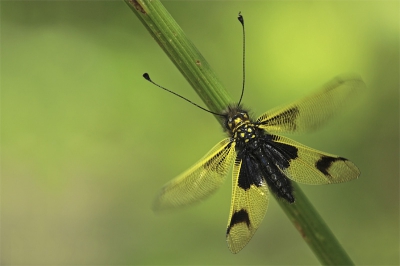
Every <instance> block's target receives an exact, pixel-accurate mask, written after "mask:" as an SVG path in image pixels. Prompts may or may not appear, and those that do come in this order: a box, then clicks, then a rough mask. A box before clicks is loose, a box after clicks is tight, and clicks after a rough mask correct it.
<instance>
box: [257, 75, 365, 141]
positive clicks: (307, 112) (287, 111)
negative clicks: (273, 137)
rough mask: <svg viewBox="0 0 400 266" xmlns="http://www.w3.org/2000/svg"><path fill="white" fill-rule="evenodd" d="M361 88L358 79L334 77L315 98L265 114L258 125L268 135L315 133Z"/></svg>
mask: <svg viewBox="0 0 400 266" xmlns="http://www.w3.org/2000/svg"><path fill="white" fill-rule="evenodd" d="M364 87H365V83H364V82H363V81H362V80H361V78H359V77H354V76H353V77H342V78H341V77H337V78H335V79H333V80H332V81H330V82H328V83H327V84H325V85H324V86H322V91H320V92H318V93H316V94H314V95H311V96H309V97H306V98H304V99H302V100H299V101H297V102H294V103H293V104H290V105H287V106H285V107H278V108H275V109H273V110H271V111H268V112H266V113H264V114H263V115H261V116H260V117H259V118H258V119H257V123H258V124H259V125H260V128H262V129H265V130H266V131H267V132H269V133H294V132H304V131H311V130H314V129H316V128H318V127H319V126H320V125H322V124H323V123H324V122H325V121H327V120H328V119H329V118H330V117H332V115H333V114H334V113H335V112H336V111H338V110H340V109H341V107H342V106H343V104H344V102H345V100H346V99H347V98H348V97H350V95H351V94H353V93H355V92H357V91H359V90H360V89H361V88H364Z"/></svg>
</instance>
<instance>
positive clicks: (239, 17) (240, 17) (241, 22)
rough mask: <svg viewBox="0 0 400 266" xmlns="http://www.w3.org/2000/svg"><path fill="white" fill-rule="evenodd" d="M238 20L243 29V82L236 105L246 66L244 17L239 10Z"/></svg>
mask: <svg viewBox="0 0 400 266" xmlns="http://www.w3.org/2000/svg"><path fill="white" fill-rule="evenodd" d="M238 20H239V22H240V24H242V31H243V63H242V64H243V65H242V67H243V84H242V94H241V95H240V99H239V102H238V104H237V105H238V106H239V105H240V103H241V102H242V98H243V94H244V83H245V80H246V71H245V70H246V68H245V57H246V34H245V30H244V19H243V16H242V14H241V12H239V15H238Z"/></svg>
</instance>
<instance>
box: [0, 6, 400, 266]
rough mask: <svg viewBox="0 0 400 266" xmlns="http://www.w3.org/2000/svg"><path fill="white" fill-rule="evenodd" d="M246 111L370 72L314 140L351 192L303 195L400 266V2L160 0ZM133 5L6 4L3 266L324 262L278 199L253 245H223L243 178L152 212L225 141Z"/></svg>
mask: <svg viewBox="0 0 400 266" xmlns="http://www.w3.org/2000/svg"><path fill="white" fill-rule="evenodd" d="M164 5H165V6H166V8H167V9H168V10H169V12H170V13H171V14H172V15H173V16H174V18H175V19H176V21H177V22H178V23H179V24H180V25H181V27H182V28H183V30H184V31H185V32H186V34H187V35H188V36H189V38H191V39H192V41H193V42H194V43H195V45H196V46H197V47H198V49H199V50H200V51H201V52H202V53H203V55H204V56H205V57H206V58H207V60H208V61H209V63H210V64H211V66H213V68H214V70H215V71H216V72H217V73H218V75H219V78H220V79H221V80H222V81H223V83H224V84H225V85H226V88H227V90H228V91H229V92H230V93H231V95H232V98H233V99H237V98H238V97H239V95H240V88H241V82H242V80H241V57H242V54H241V49H242V46H241V41H242V35H241V27H240V24H239V23H238V22H237V19H236V17H237V13H238V11H242V14H243V15H244V17H245V20H246V32H247V57H246V62H247V63H246V67H247V80H246V81H247V83H246V88H247V90H246V94H245V97H244V103H245V104H246V105H247V106H249V107H251V108H252V111H253V112H254V114H255V115H259V114H261V113H263V112H265V111H266V110H268V109H269V108H272V107H275V106H277V105H280V104H283V103H288V102H290V101H292V100H296V99H298V98H299V97H302V96H305V95H308V94H310V93H312V92H314V91H315V90H316V89H317V88H318V86H320V85H321V84H323V83H325V82H327V81H328V80H329V79H331V78H332V77H334V76H336V75H338V74H340V73H347V72H356V73H359V74H360V75H361V76H362V77H363V78H364V80H365V82H366V84H367V88H366V89H365V91H363V92H362V93H361V94H360V95H359V97H358V98H353V99H349V108H347V109H346V110H345V111H344V112H341V113H340V114H338V115H337V117H335V119H333V120H332V121H331V123H329V124H328V125H327V126H326V127H324V128H323V129H321V130H320V131H318V132H315V133H312V134H307V135H301V136H294V139H296V140H297V141H300V142H302V143H304V144H306V145H309V146H312V147H314V148H317V149H320V150H323V151H327V152H330V153H334V154H339V155H341V156H344V157H347V158H350V159H351V160H352V161H353V162H355V163H356V164H357V165H358V166H359V168H360V169H361V172H362V174H361V177H360V178H359V179H358V180H356V181H353V182H350V183H346V184H341V185H332V186H305V185H302V186H301V187H302V188H303V190H304V192H305V193H306V194H307V195H308V196H309V199H310V201H312V202H313V203H314V205H315V207H316V208H317V209H318V211H319V212H320V214H321V216H322V217H323V218H324V219H325V221H326V222H327V224H328V225H329V226H330V228H331V229H332V231H333V232H334V234H335V235H336V236H337V238H338V240H339V241H340V242H341V243H342V244H343V247H344V248H345V249H346V250H347V252H348V253H349V255H350V256H351V258H352V259H353V260H354V262H355V263H356V264H358V265H367V264H368V265H397V264H398V263H399V2H398V1H256V2H250V1H235V2H225V1H220V2H213V1H196V2H192V1H176V2H175V1H165V2H164ZM144 72H149V73H150V74H151V75H152V77H153V79H155V80H156V81H157V82H159V83H160V84H162V85H164V86H167V87H168V88H170V89H172V90H174V91H175V92H177V93H180V94H182V95H184V96H186V97H188V98H189V99H191V100H192V101H194V102H197V103H199V104H202V103H201V101H200V99H199V97H198V96H197V95H196V94H195V93H194V91H193V90H192V89H191V88H190V87H189V85H188V83H187V82H186V81H185V79H184V78H183V77H182V75H181V74H180V73H179V72H178V71H177V69H176V68H175V67H174V65H173V64H172V63H171V62H170V61H169V59H168V57H167V56H166V55H165V54H164V53H163V52H162V50H161V49H160V47H159V46H158V45H157V44H156V42H155V41H154V40H153V39H152V38H151V36H150V35H149V33H148V32H146V30H145V28H144V27H143V26H142V25H141V23H140V22H139V20H138V19H137V18H136V16H135V15H134V14H133V13H132V11H131V10H130V9H129V8H128V6H127V5H126V4H125V3H124V2H123V1H54V2H50V1H43V2H41V1H7V2H5V1H2V2H1V263H2V264H4V265H5V264H20V265H22V264H225V265H239V264H247V265H249V264H263V265H268V264H269V265H271V264H274V265H277V264H278V265H306V264H307V265H309V264H318V261H317V259H316V258H315V256H314V255H313V253H312V252H311V251H310V250H309V248H308V246H307V245H306V244H305V242H304V241H303V240H302V238H301V237H300V235H299V234H298V232H297V231H296V230H295V228H294V227H293V226H292V224H291V223H290V222H289V220H288V219H287V217H286V216H285V214H284V213H283V212H282V210H281V209H280V208H279V206H278V204H277V203H276V202H275V200H271V203H270V206H269V210H268V213H267V216H266V217H265V220H264V222H263V224H262V225H261V227H260V228H259V230H258V231H257V233H256V234H255V236H254V238H253V239H252V240H251V241H250V243H249V244H248V245H247V246H246V248H245V249H244V250H243V251H241V252H240V253H239V254H237V255H232V254H231V253H230V252H229V250H228V248H227V246H226V243H225V228H226V222H227V219H228V211H229V205H230V195H231V183H230V182H231V180H230V177H228V178H227V182H226V184H225V185H224V186H223V187H222V188H221V189H220V190H219V191H218V192H217V193H215V195H213V196H212V197H210V198H209V199H207V200H206V201H204V202H201V203H200V204H197V205H195V206H193V207H190V208H187V209H182V210H178V211H174V212H170V213H166V214H163V215H158V214H155V213H154V212H153V211H152V210H151V204H152V201H153V199H154V197H155V195H156V194H157V192H158V190H159V189H160V188H161V187H162V185H163V184H164V183H166V182H167V181H168V180H170V179H172V178H173V177H174V176H176V175H177V174H179V173H180V172H182V171H184V170H185V169H186V168H188V167H189V166H191V165H192V164H193V163H194V162H196V161H197V160H198V159H199V158H200V157H201V156H203V155H204V154H205V153H206V152H207V151H208V149H210V148H211V147H212V146H213V145H214V144H215V143H216V142H217V141H219V140H220V139H222V138H223V137H224V133H223V131H222V130H221V128H220V126H219V124H218V123H217V121H216V120H215V119H214V117H213V116H212V115H210V114H208V113H206V112H203V111H201V110H199V109H197V108H195V107H193V106H191V105H189V104H187V103H186V102H184V101H182V100H181V99H179V98H177V97H174V96H172V95H169V94H167V93H165V92H164V91H161V90H160V89H158V88H156V87H154V86H152V85H151V84H149V83H148V82H146V81H145V80H144V79H143V78H142V73H144Z"/></svg>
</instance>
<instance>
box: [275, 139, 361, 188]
mask: <svg viewBox="0 0 400 266" xmlns="http://www.w3.org/2000/svg"><path fill="white" fill-rule="evenodd" d="M272 140H273V142H275V143H276V144H278V145H277V146H275V147H276V148H277V149H279V150H280V151H281V152H282V153H283V154H286V156H285V157H286V158H287V161H286V163H285V164H284V165H286V166H287V165H288V167H282V166H280V169H281V170H282V172H284V173H285V174H286V176H287V177H288V178H290V179H291V180H293V181H296V182H298V183H303V184H308V185H322V184H334V183H342V182H347V181H350V180H353V179H357V178H358V176H359V175H360V170H359V169H358V168H357V166H355V165H354V164H353V163H352V162H351V161H349V160H347V159H345V158H343V157H339V156H336V155H332V154H328V153H325V152H321V151H318V150H315V149H312V148H310V147H307V146H305V145H302V144H300V143H298V142H296V141H293V140H291V139H289V138H286V137H282V136H276V135H273V139H272ZM282 144H283V145H282ZM278 166H279V165H278Z"/></svg>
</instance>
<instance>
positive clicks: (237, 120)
mask: <svg viewBox="0 0 400 266" xmlns="http://www.w3.org/2000/svg"><path fill="white" fill-rule="evenodd" d="M239 21H240V22H241V23H242V25H244V23H243V18H242V16H241V15H240V14H239ZM243 33H244V26H243ZM144 77H145V78H146V79H147V80H149V81H150V82H152V83H153V84H155V85H156V86H159V85H157V84H156V83H154V82H153V81H152V80H151V79H150V77H149V75H148V74H147V73H146V74H144ZM243 84H244V82H243ZM363 86H364V82H363V81H362V80H361V79H359V78H357V77H353V78H335V79H333V80H332V81H330V82H329V83H327V84H325V85H324V86H323V88H322V90H321V91H320V92H318V93H316V94H314V95H312V96H310V97H307V98H304V99H302V100H300V101H297V102H295V103H293V104H290V105H288V106H285V107H283V108H276V109H274V110H271V111H269V112H266V113H264V114H263V115H261V116H260V117H258V118H257V119H256V120H254V119H252V118H251V117H250V116H249V112H248V111H247V110H246V109H244V108H243V107H242V106H241V105H240V101H239V103H238V104H234V105H230V106H228V107H227V109H226V110H225V111H224V112H223V113H221V114H218V113H214V114H217V115H220V116H222V117H223V118H224V121H225V130H226V131H227V133H228V135H229V137H228V138H225V139H224V140H222V141H221V142H219V143H218V144H217V145H216V146H215V147H214V148H212V149H211V151H209V152H208V153H207V154H206V155H205V156H204V157H203V158H202V159H201V160H200V161H198V162H197V163H196V164H195V165H194V166H192V167H191V168H190V169H189V170H187V171H186V172H184V173H183V174H181V175H180V176H178V177H177V178H175V179H173V180H172V181H170V182H169V183H167V184H166V185H165V186H164V188H163V189H162V191H161V193H160V194H159V196H158V198H157V199H156V203H155V207H156V208H157V209H168V208H174V207H180V206H184V205H188V204H191V203H194V202H197V201H199V200H201V199H204V198H205V197H207V196H209V195H210V194H212V193H213V192H214V191H215V190H216V189H217V188H219V187H220V186H221V184H222V183H223V182H224V181H225V177H226V175H227V173H228V172H229V169H230V166H231V165H232V163H233V184H232V187H233V189H232V201H231V208H230V214H229V220H228V225H227V230H226V237H227V242H228V246H229V249H230V250H231V251H232V252H233V253H237V252H239V251H240V250H241V249H242V248H243V247H244V246H246V244H247V243H248V242H249V241H250V239H251V238H252V236H253V235H254V233H255V231H256V230H257V228H258V227H259V225H260V223H261V222H262V220H263V218H264V216H265V213H266V212H267V207H268V201H269V190H271V191H272V192H273V193H275V194H276V195H277V196H278V197H279V198H282V199H283V200H286V201H287V202H289V203H294V202H295V198H294V195H293V188H292V185H291V180H293V181H296V182H299V183H302V184H310V185H319V184H333V183H341V182H346V181H349V180H352V179H356V178H357V177H358V176H359V175H360V171H359V169H358V168H357V167H356V166H355V165H354V164H353V163H352V162H350V161H349V160H347V159H345V158H343V157H339V156H336V155H332V154H328V153H324V152H321V151H317V150H314V149H312V148H309V147H307V146H304V145H302V144H300V143H297V142H295V141H293V140H291V139H289V138H286V137H282V136H278V135H275V134H277V133H294V132H304V131H307V130H310V129H314V128H316V127H317V126H319V125H321V123H322V122H324V121H325V120H327V119H328V118H330V117H331V116H332V115H333V113H334V112H335V111H336V110H337V109H338V108H340V106H341V103H342V102H343V101H345V100H346V98H347V97H348V96H349V95H350V94H352V93H353V92H354V91H355V90H358V89H360V88H361V87H363ZM159 87H161V86H159ZM161 88H162V89H165V88H164V87H161ZM243 89H244V86H243ZM165 90H167V89H165ZM167 91H169V90H167ZM172 93H173V92H172ZM174 94H175V93H174ZM178 96H179V97H181V98H184V97H182V96H180V95H178ZM242 96H243V90H242ZM184 99H185V100H187V99H186V98H184ZM240 100H241V99H240ZM187 101H189V100H187ZM189 102H190V101H189ZM191 103H192V102H191ZM193 104H194V103H193ZM195 105H196V104H195ZM196 106H197V105H196ZM200 108H202V107H200ZM202 109H204V108H202ZM206 111H208V110H206ZM208 112H211V111H208ZM211 113H213V112H211Z"/></svg>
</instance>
